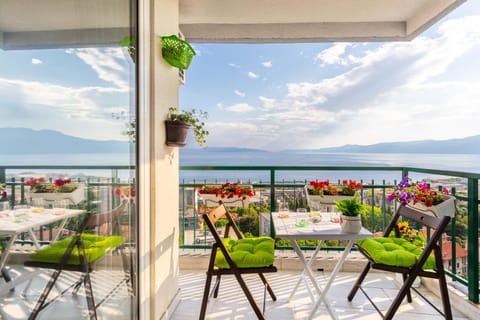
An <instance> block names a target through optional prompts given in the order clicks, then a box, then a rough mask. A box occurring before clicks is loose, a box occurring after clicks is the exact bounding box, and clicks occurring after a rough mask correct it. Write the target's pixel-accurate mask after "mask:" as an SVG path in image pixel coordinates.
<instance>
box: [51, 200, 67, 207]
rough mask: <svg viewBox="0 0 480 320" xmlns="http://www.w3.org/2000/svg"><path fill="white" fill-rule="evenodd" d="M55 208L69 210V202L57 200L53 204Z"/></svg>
mask: <svg viewBox="0 0 480 320" xmlns="http://www.w3.org/2000/svg"><path fill="white" fill-rule="evenodd" d="M53 207H54V208H59V209H67V208H68V200H64V199H63V200H55V201H54V202H53Z"/></svg>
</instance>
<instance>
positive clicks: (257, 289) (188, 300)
mask: <svg viewBox="0 0 480 320" xmlns="http://www.w3.org/2000/svg"><path fill="white" fill-rule="evenodd" d="M299 275H300V273H299V272H278V273H275V274H268V275H267V278H268V280H269V282H270V284H271V286H272V288H273V289H274V291H275V293H276V295H277V301H276V302H273V301H272V300H271V299H269V297H268V294H267V304H266V312H265V315H266V318H267V319H275V320H283V319H285V320H287V319H288V320H293V319H294V320H300V319H307V317H308V313H309V310H310V308H311V306H312V303H311V300H310V298H309V295H308V292H307V290H306V289H305V287H304V286H303V285H301V286H300V287H299V290H298V291H297V292H296V294H295V296H294V297H293V299H292V300H291V301H290V302H288V297H289V296H290V293H291V291H292V288H293V287H294V286H295V283H296V282H297V279H298V277H299ZM326 276H327V275H326V274H325V273H324V272H317V274H316V278H317V280H318V281H319V282H320V283H322V282H324V280H325V279H326ZM356 278H357V274H356V273H340V274H339V275H338V276H337V278H336V281H335V282H334V284H333V286H332V287H331V288H330V291H329V293H328V296H329V300H330V303H331V305H332V306H333V309H334V311H335V312H336V314H337V316H338V318H339V319H356V320H357V319H381V316H380V315H379V314H378V313H377V311H376V310H375V309H374V308H373V306H372V305H371V304H370V303H369V302H368V300H367V299H366V298H365V296H364V295H363V294H362V293H361V292H360V291H359V292H358V293H357V295H356V296H355V298H354V299H353V301H352V302H351V303H350V302H348V301H347V298H346V296H347V295H348V292H349V290H350V288H351V287H352V285H353V283H354V282H355V280H356ZM246 279H247V283H248V285H249V287H250V288H251V289H252V293H253V294H254V296H255V298H256V300H257V302H258V303H259V305H260V307H261V304H262V301H263V287H262V286H261V283H260V279H258V276H256V275H251V276H247V277H246ZM204 283H205V273H204V272H199V271H188V272H181V273H180V280H179V284H180V287H181V301H180V303H179V305H178V306H177V308H176V310H175V312H174V314H173V316H172V318H171V319H173V320H190V319H197V318H198V314H199V312H200V306H201V300H202V293H203V286H204ZM364 287H365V288H366V291H367V293H368V294H369V295H370V297H371V298H372V300H374V301H375V303H376V304H377V306H378V307H379V308H380V309H381V310H382V312H385V311H386V310H387V309H388V306H389V305H390V303H391V301H392V300H393V298H394V297H395V295H396V292H397V288H398V283H397V282H396V281H395V280H394V277H392V276H391V275H387V274H384V273H379V272H376V273H374V274H371V275H369V276H368V277H367V279H366V281H365V282H364ZM419 290H420V291H421V292H422V293H425V294H426V295H427V296H428V297H429V299H431V301H432V302H433V303H434V304H435V305H436V306H440V308H441V305H442V304H441V301H440V299H438V298H437V297H436V296H434V295H433V294H432V293H431V292H429V291H428V290H426V289H425V288H424V287H423V286H421V287H420V288H419ZM412 294H413V300H414V301H413V303H410V304H408V303H406V302H404V303H402V305H401V307H400V309H399V311H398V312H397V314H396V316H395V319H408V320H410V319H416V320H421V319H425V320H427V319H428V320H433V319H444V317H442V316H441V315H440V314H438V313H437V311H435V309H433V308H432V307H431V306H430V305H429V304H427V303H426V302H425V301H424V300H423V299H421V298H420V297H418V296H417V295H416V294H415V293H414V292H413V293H412ZM452 307H455V306H454V305H452ZM254 318H256V317H255V314H254V313H253V311H252V309H251V307H250V305H249V303H248V301H247V299H246V298H245V296H244V295H243V292H242V290H241V289H240V286H239V285H238V284H237V282H236V280H235V279H234V277H225V278H223V277H222V284H221V286H220V293H219V297H218V298H217V299H210V301H209V303H208V308H207V319H218V320H220V319H222V320H223V319H254ZM453 318H454V319H470V318H468V317H467V316H465V315H463V314H462V313H460V312H459V311H458V310H457V309H455V308H454V309H453ZM314 319H316V320H321V319H330V316H329V314H328V312H327V310H326V309H325V307H324V306H323V305H322V306H321V307H320V308H319V309H318V311H317V313H316V315H315V317H314Z"/></svg>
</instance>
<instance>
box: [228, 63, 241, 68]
mask: <svg viewBox="0 0 480 320" xmlns="http://www.w3.org/2000/svg"><path fill="white" fill-rule="evenodd" d="M228 66H229V67H232V68H235V69H239V68H240V66H239V65H238V64H235V63H229V64H228Z"/></svg>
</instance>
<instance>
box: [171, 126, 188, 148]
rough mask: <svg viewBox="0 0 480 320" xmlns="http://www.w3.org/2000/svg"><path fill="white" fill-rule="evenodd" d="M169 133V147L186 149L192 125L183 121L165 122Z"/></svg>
mask: <svg viewBox="0 0 480 320" xmlns="http://www.w3.org/2000/svg"><path fill="white" fill-rule="evenodd" d="M165 128H166V131H167V141H166V144H167V146H172V147H184V146H185V145H186V144H187V143H186V140H187V134H188V129H190V125H189V124H188V123H186V122H182V121H172V120H165Z"/></svg>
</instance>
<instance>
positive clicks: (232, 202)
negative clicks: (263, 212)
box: [199, 194, 250, 208]
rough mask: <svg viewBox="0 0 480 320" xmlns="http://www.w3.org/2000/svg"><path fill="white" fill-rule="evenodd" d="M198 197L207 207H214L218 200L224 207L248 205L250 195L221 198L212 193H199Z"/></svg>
mask: <svg viewBox="0 0 480 320" xmlns="http://www.w3.org/2000/svg"><path fill="white" fill-rule="evenodd" d="M199 197H200V199H202V200H203V203H204V204H205V205H206V206H207V207H215V206H218V201H220V200H221V201H222V202H223V203H224V204H225V206H226V207H230V208H233V207H248V205H249V204H250V197H246V198H245V199H242V198H238V197H234V198H222V197H220V196H219V197H217V196H216V195H214V194H199Z"/></svg>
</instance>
